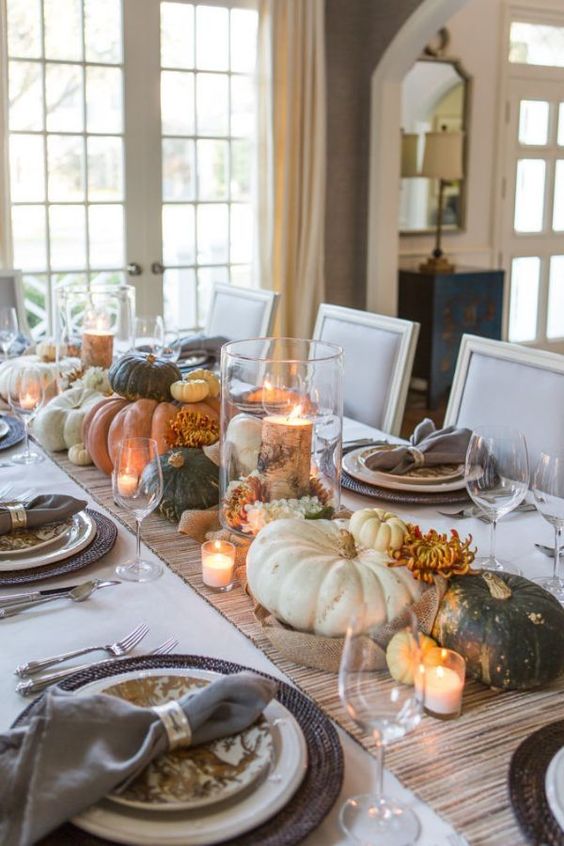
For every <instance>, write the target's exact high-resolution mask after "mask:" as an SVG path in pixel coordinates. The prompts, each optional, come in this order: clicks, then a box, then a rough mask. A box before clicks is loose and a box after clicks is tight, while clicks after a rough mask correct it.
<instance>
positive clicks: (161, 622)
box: [0, 420, 564, 846]
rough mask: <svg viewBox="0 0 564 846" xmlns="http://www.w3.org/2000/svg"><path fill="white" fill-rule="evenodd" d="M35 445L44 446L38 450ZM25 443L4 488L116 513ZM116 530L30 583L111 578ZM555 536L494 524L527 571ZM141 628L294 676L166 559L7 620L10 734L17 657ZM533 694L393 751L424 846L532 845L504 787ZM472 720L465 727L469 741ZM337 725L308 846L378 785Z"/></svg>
mask: <svg viewBox="0 0 564 846" xmlns="http://www.w3.org/2000/svg"><path fill="white" fill-rule="evenodd" d="M364 437H366V438H374V439H382V438H387V439H388V440H390V441H394V440H398V439H394V438H391V437H390V436H387V435H386V434H385V433H382V432H379V431H377V430H375V429H373V428H371V427H368V426H366V425H364V424H361V423H358V422H355V421H352V420H345V423H344V440H345V441H348V440H352V439H356V438H364ZM35 448H36V449H39V446H37V445H36V446H35ZM17 449H18V447H17V446H16V447H13V448H12V449H10V450H5V451H4V452H3V453H2V455H1V461H0V488H5V487H7V486H9V487H10V488H11V490H13V492H14V493H16V492H18V491H19V490H26V489H27V490H33V492H34V493H36V494H46V493H53V492H57V493H61V494H68V495H71V496H76V497H84V498H86V499H88V501H89V506H91V507H93V508H96V509H97V510H98V511H101V512H102V513H103V514H106V515H108V516H110V517H112V514H111V513H110V514H109V513H108V511H107V510H106V509H105V508H104V507H103V506H102V505H101V504H100V501H99V500H98V499H97V498H96V496H95V493H94V492H91V491H89V490H88V488H87V487H86V489H85V488H83V487H81V486H80V485H79V484H77V482H76V481H74V480H73V479H72V478H71V477H70V476H69V475H68V474H67V473H66V472H65V470H64V469H62V468H61V467H60V466H59V464H58V463H56V461H55V460H53V457H52V456H50V455H47V454H46V455H45V459H44V461H43V462H42V463H41V464H36V465H31V466H27V467H26V466H21V465H19V466H16V465H12V464H10V456H11V454H13V453H14V452H15V451H16V450H17ZM342 505H343V506H345V507H346V508H348V509H351V510H355V509H358V508H363V507H367V506H380V507H385V508H387V509H388V510H392V511H394V512H396V513H398V514H399V515H400V516H401V517H402V518H403V519H405V520H409V521H411V522H417V523H419V524H420V525H421V526H422V527H424V528H430V527H435V528H436V529H439V530H441V531H447V530H449V529H450V528H453V527H455V528H456V529H457V530H458V531H459V532H460V533H461V534H466V533H471V534H472V537H473V542H474V543H475V544H476V545H477V547H478V549H479V550H487V548H488V543H489V527H488V525H486V524H485V523H484V522H482V521H481V520H478V519H476V518H471V519H466V520H459V521H456V522H455V521H454V520H453V519H452V518H449V517H448V516H443V515H441V514H439V513H438V511H437V509H436V506H429V505H427V506H419V505H417V506H415V505H405V504H398V503H393V504H390V503H387V502H385V501H383V500H374V499H369V498H367V497H365V496H361V495H357V494H354V493H351V492H348V491H346V490H343V491H342ZM458 507H460V506H451V507H450V508H449V507H447V506H445V507H444V510H445V511H449V510H452V511H455V510H456V509H457V508H458ZM441 508H442V506H441ZM114 520H115V514H114ZM151 520H160V521H162V523H163V526H164V524H165V521H164V518H162V517H159V516H157V515H154V516H153V517H151ZM117 525H118V535H117V541H116V543H115V546H114V547H113V549H112V550H111V552H109V553H108V554H107V555H105V557H104V558H103V559H101V560H100V561H99V562H97V563H95V564H92V565H90V566H89V567H88V568H87V569H85V570H82V571H78V572H76V573H72V574H68V575H66V576H58V577H56V578H49V579H45V580H44V581H42V582H41V583H37V584H35V585H33V587H40V588H49V587H58V586H61V585H64V584H73V583H76V582H77V581H78V582H79V581H81V580H83V579H84V578H100V579H111V578H112V577H113V574H114V570H115V567H116V565H117V564H119V563H120V562H123V561H125V560H127V559H128V558H130V557H131V556H132V555H133V553H134V550H135V536H134V533H133V532H132V531H131V529H130V528H128V527H127V526H126V525H124V524H123V523H122V522H118V523H117ZM168 529H169V531H170V532H171V533H175V532H176V527H175V526H174V525H173V524H168ZM551 541H552V528H551V527H550V526H549V524H548V523H547V522H545V521H544V520H543V518H542V517H541V516H540V514H538V513H537V512H531V513H514V514H510V515H508V516H507V517H506V518H505V519H502V521H501V523H500V526H499V529H498V549H499V552H500V554H502V555H503V557H504V558H507V559H510V560H511V561H512V562H513V563H515V564H517V565H518V566H519V567H520V568H521V569H522V571H523V574H524V575H525V576H527V577H529V578H534V577H535V576H541V575H549V574H550V570H551V567H552V560H551V559H550V558H549V557H547V556H545V555H544V554H543V553H542V552H540V551H539V550H537V549H536V548H535V542H537V543H544V544H550V543H551ZM194 543H195V542H194V541H192V540H190V539H188V538H184V537H183V538H180V542H179V546H178V550H179V551H178V554H179V555H182V549H183V548H184V547H183V544H184V545H188V544H189V545H192V546H193V545H194ZM155 555H156V553H155V551H154V548H153V549H151V548H145V549H144V556H145V557H148V558H149V559H151V560H152V559H154V558H155ZM22 589H23V588H22V587H19V588H18V587H14V588H3V589H2V590H1V591H0V593H1V594H2V595H4V596H5V595H9V594H10V593H12V592H16V591H18V590H22ZM238 591H239V592H240V588H238V587H235V589H234V591H233V592H232V593H233V594H234V595H235V594H236V593H237V592H238ZM249 602H250V600H249ZM140 623H145V624H147V625H148V626H149V627H150V632H149V635H148V636H147V637H146V638H145V639H144V641H143V643H142V644H141V645H140V646H139V647H138V648H137V649H136V650H135V653H134V654H142V653H143V651H144V650H146V651H149V650H150V649H151V648H154V647H155V646H157V644H159V643H161V642H162V641H164V640H165V639H167V638H169V637H175V638H177V639H178V646H177V648H176V649H175V652H177V653H179V654H189V655H202V656H210V657H214V658H220V659H224V660H227V661H233V662H236V663H238V664H242V665H246V666H248V667H251V668H254V669H256V670H259V671H263V672H266V673H269V674H271V675H273V676H276V677H278V678H281V679H284V680H285V681H287V682H289V683H290V684H294V683H295V680H293V679H292V677H291V676H289V675H288V674H287V673H286V672H284V670H283V669H281V668H280V666H278V663H277V662H276V661H274V660H272V656H270V657H269V655H267V654H265V651H264V650H262V649H260V648H259V647H258V646H257V645H256V644H255V643H253V642H252V640H251V639H250V638H249V637H247V636H246V635H245V634H244V633H243V631H241V629H240V628H239V627H237V626H235V625H234V624H233V623H232V622H230V621H229V620H228V619H227V618H226V616H225V614H222V613H220V612H219V611H218V609H217V608H215V607H214V606H213V605H212V604H210V602H208V601H206V599H205V598H203V597H202V596H201V595H200V593H199V592H198V591H196V590H195V589H194V588H193V587H192V586H191V585H190V583H189V582H188V580H186V579H182V578H180V577H179V575H176V574H175V573H174V572H173V571H172V570H171V569H170V568H168V567H166V566H165V567H164V568H163V573H162V576H161V577H160V578H158V579H157V580H156V581H153V582H148V583H134V582H122V583H121V584H119V585H118V586H116V587H112V588H111V589H107V590H100V591H98V592H97V593H95V594H94V595H93V596H92V597H91V598H90V599H89V600H88V601H86V602H83V603H76V604H75V603H72V602H69V603H66V604H65V605H64V607H63V605H62V604H61V603H59V602H56V603H51V604H49V605H46V606H44V607H38V608H34V609H30V610H28V611H26V612H25V613H21V614H19V615H17V616H14V617H10V618H7V619H4V620H0V642H1V648H0V731H5V730H7V729H8V728H9V726H10V725H11V724H12V723H13V721H14V720H15V719H16V717H17V716H18V714H19V713H20V712H21V711H22V709H23V708H24V707H25V706H26V705H27V704H28V701H27V700H25V699H23V698H22V697H21V696H20V695H19V694H18V693H17V692H16V682H17V681H18V678H17V676H16V675H15V674H14V669H15V667H16V666H17V665H18V664H20V663H22V662H24V661H27V660H29V659H31V658H36V657H40V656H44V655H50V654H54V653H58V652H61V651H64V650H70V649H73V648H79V647H82V646H88V645H91V644H95V643H110V642H111V641H112V639H114V638H117V637H119V636H121V635H123V634H125V633H126V632H128V631H129V630H130V629H132V628H133V627H134V626H136V625H138V624H140ZM96 657H101V656H92V658H93V660H96ZM82 660H83V659H82ZM77 663H80V661H78V662H77ZM329 684H334V689H335V691H336V689H337V677H336V676H334V677H333V679H332V680H329ZM560 690H562V684H561V681H560ZM503 696H507V697H508V699H507V702H508V707H507V708H506V709H502V711H501V714H502V715H501V716H499V710H498V711H496V726H495V730H494V729H490V733H489V734H488V736H487V739H486V740H485V741H484V742H483V740H482V738H481V736H480V732H479V730H478V731H477V729H476V726H477V725H478V726H479V725H480V723H479V722H478V723H477V722H476V709H477V708H478V709H479V708H482V709H483V717H484V720H487V717H488V713H489V711H491V709H492V707H493V703H498V702H499V697H503ZM533 699H534V697H533V698H532V699H531V700H530V701H531V705H530V709H533V708H535V707H536V704H535V701H533ZM527 701H528V700H527V694H525V693H523V694H504V693H498V694H496V695H492V698H491V699H486V701H485V702H482V701H480V702H478V703H477V701H475V697H470V700H469V701H468V702H467V701H466V699H465V701H464V710H463V713H462V716H461V717H460V718H459V719H458V720H456V721H453V722H451V723H445V722H441V721H437V720H434V719H433V718H432V717H430V716H426V717H424V719H423V720H422V722H421V724H420V725H419V727H418V728H417V729H416V731H414V732H413V733H411V734H408V735H406V736H405V737H404V738H403V739H402V740H400V741H398V743H397V744H394V745H392V747H390V749H389V754H388V756H387V765H388V768H387V769H386V772H385V790H386V792H388V793H390V794H391V795H392V796H394V797H395V798H397V799H400V800H401V801H403V802H405V803H407V804H408V805H410V806H411V807H412V808H413V809H414V810H415V812H416V813H417V815H418V817H419V819H420V822H421V834H420V836H419V839H418V841H417V842H418V844H422V846H463V844H465V843H469V844H471V846H489V845H490V844H492V846H493V844H499V846H502V844H503V846H509V844H511V846H519V844H524V843H526V842H527V841H526V840H525V838H524V836H523V834H522V833H521V831H520V829H519V826H518V824H517V821H516V818H515V816H514V813H513V811H512V808H511V805H510V801H509V795H508V789H507V774H508V764H509V759H510V756H511V753H512V752H513V750H514V749H515V748H516V747H517V745H518V743H519V742H520V741H521V740H522V739H523V738H524V737H526V736H527V734H529V733H530V723H529V722H528V716H527V711H528V708H527ZM557 701H558V700H557ZM559 702H560V704H559V705H558V706H557V707H554V702H552V700H551V702H550V706H545V707H546V713H541V714H539V719H540V720H541V721H542V720H544V721H545V722H546V723H548V722H550V721H551V720H556V719H562V718H564V696H560V698H559ZM542 707H543V706H541V710H542ZM343 710H344V709H343ZM467 714H468V717H467ZM470 718H472V721H470ZM467 720H468V722H465V721H467ZM465 725H466V726H467V727H468V731H467V735H466V738H465V739H464V727H465ZM455 730H456V731H457V732H458V735H457V741H456V744H454V743H453V744H452V748H451V746H450V745H449V732H451V733H452V734H451V736H452V737H454V731H455ZM338 732H339V737H340V740H341V744H342V748H343V752H344V762H345V769H344V783H343V787H342V791H341V795H340V796H339V798H338V800H337V802H336V803H335V805H334V806H333V808H332V810H331V812H330V813H329V814H328V816H327V817H326V818H325V820H324V821H323V822H322V823H321V825H320V826H319V828H318V829H316V830H315V831H314V832H313V833H311V834H310V835H309V836H308V837H307V839H306V840H305V841H304V843H305V844H306V846H345V844H346V843H347V842H348V840H347V837H346V836H345V834H344V833H343V831H342V830H341V828H340V825H339V809H340V806H341V804H342V803H343V802H344V801H345V800H346V798H347V797H349V796H352V795H354V794H361V793H367V792H370V791H371V790H372V789H373V788H374V787H375V783H376V762H375V759H374V757H373V755H372V754H371V752H370V750H369V749H367V748H365V747H363V746H362V745H361V744H360V743H359V742H358V738H356V737H354V736H353V733H352V732H351V731H348V730H346V729H345V728H343V727H342V726H338ZM449 755H450V756H451V757H452V756H454V755H459V756H462V755H464V756H466V757H467V758H468V759H469V760H472V761H473V762H474V764H473V766H474V767H475V768H477V769H478V772H479V771H480V768H482V769H483V774H484V777H483V780H481V779H480V778H479V776H477V777H476V776H475V775H474V777H472V779H470V780H468V776H467V771H466V770H465V769H464V768H463V767H462V766H461V767H460V768H459V767H457V766H456V765H455V766H454V767H453V766H452V763H453V762H452V760H449V757H448V756H449ZM396 762H397V766H396ZM402 773H405V774H406V779H405V780H406V781H407V782H409V783H411V784H413V783H417V785H418V787H417V789H415V790H412V789H409V787H408V786H406V785H405V784H404V783H402V780H401V778H402ZM410 774H413V779H414V780H415V781H413V779H412V780H411V781H410V777H409V778H408V777H407V776H409V775H410ZM398 776H399V777H398ZM491 790H494V792H495V796H494V797H493V798H492V796H491V795H490V796H489V797H488V796H485V795H484V793H483V791H490V793H491ZM481 791H482V792H481ZM486 800H489V801H486ZM492 802H493V805H492Z"/></svg>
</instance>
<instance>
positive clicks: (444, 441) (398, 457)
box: [365, 417, 472, 476]
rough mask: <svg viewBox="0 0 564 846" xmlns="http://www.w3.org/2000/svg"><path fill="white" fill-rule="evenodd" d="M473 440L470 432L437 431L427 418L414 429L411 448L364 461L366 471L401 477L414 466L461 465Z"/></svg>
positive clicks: (450, 429)
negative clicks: (376, 471) (377, 471)
mask: <svg viewBox="0 0 564 846" xmlns="http://www.w3.org/2000/svg"><path fill="white" fill-rule="evenodd" d="M471 436H472V431H471V430H470V429H456V428H455V427H454V426H447V428H446V429H436V427H435V424H434V423H433V421H432V420H430V419H429V418H428V417H426V418H425V420H422V421H421V423H418V425H417V426H416V427H415V429H414V431H413V434H412V435H411V437H410V439H409V441H410V446H398V447H396V449H387V450H382V451H380V452H376V453H374V455H371V456H369V458H367V459H366V462H365V463H366V466H367V467H368V469H369V470H379V471H383V472H385V473H391V474H393V475H395V476H401V475H403V474H404V473H407V472H408V470H412V469H413V468H414V467H417V466H427V467H429V466H432V465H437V464H462V463H464V460H465V458H466V450H467V449H468V443H469V441H470V438H471Z"/></svg>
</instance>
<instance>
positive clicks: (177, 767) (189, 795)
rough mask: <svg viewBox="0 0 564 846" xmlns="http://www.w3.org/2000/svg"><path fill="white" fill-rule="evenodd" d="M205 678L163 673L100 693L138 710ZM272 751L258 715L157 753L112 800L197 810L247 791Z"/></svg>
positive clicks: (266, 729) (155, 807)
mask: <svg viewBox="0 0 564 846" xmlns="http://www.w3.org/2000/svg"><path fill="white" fill-rule="evenodd" d="M208 684H209V682H208V681H207V680H206V679H202V678H196V677H194V676H192V677H189V676H182V675H178V674H177V673H173V672H170V673H163V674H162V675H160V676H142V677H141V678H136V679H129V680H128V681H122V682H118V683H112V684H109V685H108V687H106V688H104V690H103V692H104V693H107V694H111V695H113V696H118V697H119V698H120V699H126V700H127V701H128V702H132V703H133V704H134V705H139V706H141V707H143V708H149V707H153V706H154V705H163V704H164V703H165V702H169V701H170V700H171V699H180V698H181V697H183V696H185V695H186V694H188V693H196V692H197V691H198V689H201V688H202V687H206V686H207V685H208ZM273 754H274V748H273V742H272V735H271V733H270V727H269V724H268V722H267V721H266V720H265V719H264V718H262V717H261V718H260V719H259V720H258V721H257V722H256V723H254V724H253V725H252V726H249V728H248V729H246V730H245V731H243V732H240V733H239V734H236V735H234V736H232V737H225V738H222V739H221V740H215V741H213V742H212V743H205V744H202V745H201V746H198V747H197V748H194V749H191V748H185V749H178V750H176V751H174V752H169V753H168V754H167V755H161V756H160V757H159V758H157V759H156V760H155V761H152V762H151V763H150V764H149V766H148V767H147V768H146V769H145V770H143V772H142V774H141V775H140V776H139V777H138V778H136V779H135V780H134V781H133V782H132V783H131V784H130V785H128V787H127V788H126V789H125V790H124V791H123V793H112V794H110V796H109V797H108V799H110V800H111V801H113V802H118V803H119V804H122V805H127V806H128V807H131V808H140V809H141V810H145V811H179V810H192V809H194V808H202V807H204V806H206V805H213V804H217V803H218V802H223V801H225V800H226V799H231V798H232V797H233V796H235V794H237V793H240V792H241V791H243V790H246V789H247V788H248V787H249V786H250V785H251V784H253V782H255V781H256V780H257V779H258V777H259V776H260V775H261V774H262V773H263V772H264V771H265V770H266V769H267V768H268V767H269V766H270V762H271V761H272V757H273Z"/></svg>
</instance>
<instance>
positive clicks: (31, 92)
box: [9, 62, 43, 130]
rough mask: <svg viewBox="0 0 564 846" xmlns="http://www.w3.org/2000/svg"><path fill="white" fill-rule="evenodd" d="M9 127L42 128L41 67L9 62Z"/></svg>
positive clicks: (29, 63) (34, 63)
mask: <svg viewBox="0 0 564 846" xmlns="http://www.w3.org/2000/svg"><path fill="white" fill-rule="evenodd" d="M9 78H10V87H9V99H10V107H9V109H10V112H9V113H10V129H36V130H37V129H43V67H42V65H40V64H39V62H10V65H9Z"/></svg>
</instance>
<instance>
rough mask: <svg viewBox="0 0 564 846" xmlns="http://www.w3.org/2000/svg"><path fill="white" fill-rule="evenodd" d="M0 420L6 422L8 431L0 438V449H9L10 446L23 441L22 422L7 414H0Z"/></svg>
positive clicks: (23, 430)
mask: <svg viewBox="0 0 564 846" xmlns="http://www.w3.org/2000/svg"><path fill="white" fill-rule="evenodd" d="M0 420H2V421H3V422H4V423H7V424H8V428H9V430H10V431H9V432H8V434H7V435H4V437H3V438H0V450H2V449H9V448H10V447H13V446H15V445H16V444H19V443H20V441H23V439H24V436H25V428H24V424H23V423H22V422H21V420H18V419H17V418H16V417H10V416H9V415H8V414H0Z"/></svg>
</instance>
